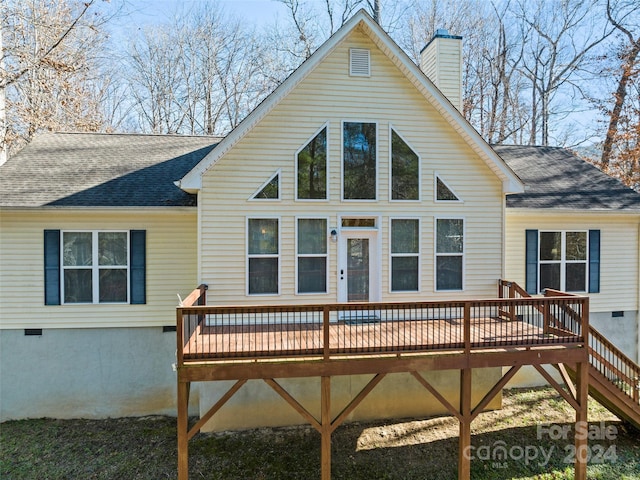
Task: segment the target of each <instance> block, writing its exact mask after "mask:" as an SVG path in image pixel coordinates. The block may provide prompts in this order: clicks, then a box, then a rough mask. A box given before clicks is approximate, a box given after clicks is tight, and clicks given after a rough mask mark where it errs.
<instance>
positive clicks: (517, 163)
mask: <svg viewBox="0 0 640 480" xmlns="http://www.w3.org/2000/svg"><path fill="white" fill-rule="evenodd" d="M493 149H494V150H495V151H496V152H497V153H498V155H500V156H501V157H502V159H503V160H504V161H505V162H506V163H507V165H509V167H511V169H512V170H513V171H514V172H515V173H516V174H517V175H518V176H519V177H520V179H521V180H522V181H523V182H524V184H525V188H526V191H525V193H519V194H515V195H508V196H507V207H510V208H545V209H554V208H555V209H560V208H564V209H577V210H608V211H612V210H613V211H616V210H638V211H640V193H638V192H636V191H634V190H632V189H630V188H628V187H626V186H624V185H623V184H622V183H620V182H619V181H618V180H616V179H614V178H612V177H610V176H609V175H606V174H604V173H602V172H601V171H600V170H599V169H598V168H596V167H594V166H593V165H591V164H589V163H587V162H585V161H584V160H582V159H580V158H578V157H576V156H575V155H573V154H572V153H571V152H570V151H568V150H566V149H564V148H559V147H535V146H534V147H531V146H514V145H496V146H494V147H493Z"/></svg>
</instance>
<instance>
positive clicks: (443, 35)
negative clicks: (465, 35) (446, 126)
mask: <svg viewBox="0 0 640 480" xmlns="http://www.w3.org/2000/svg"><path fill="white" fill-rule="evenodd" d="M420 68H421V69H422V71H423V72H424V74H425V75H426V76H427V77H429V79H430V80H431V81H432V82H433V83H434V84H435V86H436V87H438V88H439V89H440V91H441V92H442V93H443V94H444V95H445V96H446V97H447V98H448V99H449V101H450V102H451V103H452V104H453V105H454V106H455V107H456V108H457V109H458V111H462V37H459V36H457V35H450V34H449V32H448V31H447V30H444V29H438V30H436V34H435V36H434V37H433V38H432V39H431V41H430V42H429V43H427V45H426V46H425V47H424V48H423V49H422V51H421V52H420Z"/></svg>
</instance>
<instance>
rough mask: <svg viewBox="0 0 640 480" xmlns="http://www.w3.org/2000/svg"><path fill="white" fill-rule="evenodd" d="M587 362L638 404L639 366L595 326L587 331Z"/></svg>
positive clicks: (639, 393) (639, 402) (639, 396)
mask: <svg viewBox="0 0 640 480" xmlns="http://www.w3.org/2000/svg"><path fill="white" fill-rule="evenodd" d="M589 363H590V364H591V366H592V367H593V368H595V369H596V370H598V372H600V373H601V374H602V375H604V376H605V377H606V378H607V379H608V380H609V381H610V382H612V383H613V384H614V385H616V386H617V387H618V388H619V389H620V390H621V391H622V392H624V393H625V394H626V395H627V396H628V397H629V398H631V399H632V400H633V402H634V403H636V404H640V366H638V364H636V363H635V362H634V361H633V360H631V359H630V358H629V357H627V356H626V355H625V354H624V353H622V352H621V351H620V350H619V349H618V348H616V346H615V345H613V344H612V343H611V342H610V341H609V340H607V339H606V338H605V337H604V336H603V335H602V334H601V333H600V332H598V331H597V330H596V329H595V328H591V329H590V332H589Z"/></svg>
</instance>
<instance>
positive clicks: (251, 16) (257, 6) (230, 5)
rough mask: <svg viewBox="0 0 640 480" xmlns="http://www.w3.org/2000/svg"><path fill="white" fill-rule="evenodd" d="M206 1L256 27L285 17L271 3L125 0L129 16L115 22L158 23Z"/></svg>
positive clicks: (257, 0) (278, 6)
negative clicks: (181, 10)
mask: <svg viewBox="0 0 640 480" xmlns="http://www.w3.org/2000/svg"><path fill="white" fill-rule="evenodd" d="M207 1H210V2H211V3H213V4H217V5H219V6H221V7H222V8H223V9H224V10H225V11H227V12H229V13H231V14H233V15H234V16H237V17H239V18H242V19H246V20H247V21H249V22H250V23H252V24H255V25H257V26H259V25H261V24H267V23H273V20H274V18H276V17H280V18H283V17H284V16H285V14H286V8H285V6H284V5H282V4H281V3H279V2H277V1H275V0H128V1H127V2H126V3H125V11H126V12H130V13H129V14H127V15H125V16H124V17H123V18H121V19H120V21H119V22H118V23H120V24H123V25H131V24H138V25H141V24H145V25H146V24H153V23H162V22H163V21H165V20H167V19H168V18H170V17H171V14H172V12H175V11H177V10H180V9H182V8H188V7H189V6H191V5H195V4H199V3H204V2H207Z"/></svg>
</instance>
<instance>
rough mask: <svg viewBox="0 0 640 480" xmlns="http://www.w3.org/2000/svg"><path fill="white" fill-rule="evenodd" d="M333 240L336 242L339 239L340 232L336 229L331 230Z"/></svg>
mask: <svg viewBox="0 0 640 480" xmlns="http://www.w3.org/2000/svg"><path fill="white" fill-rule="evenodd" d="M331 241H332V242H333V243H336V242H337V241H338V232H337V231H336V230H335V229H334V230H331Z"/></svg>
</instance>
